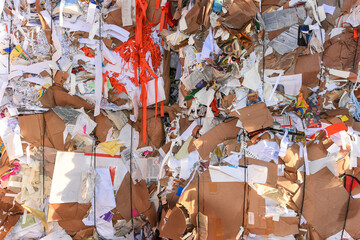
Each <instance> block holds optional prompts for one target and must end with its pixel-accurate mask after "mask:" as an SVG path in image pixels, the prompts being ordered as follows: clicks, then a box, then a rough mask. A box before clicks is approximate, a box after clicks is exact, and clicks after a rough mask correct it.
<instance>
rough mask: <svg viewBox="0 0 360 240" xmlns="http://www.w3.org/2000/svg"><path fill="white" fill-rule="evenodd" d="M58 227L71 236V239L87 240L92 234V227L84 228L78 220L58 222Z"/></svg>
mask: <svg viewBox="0 0 360 240" xmlns="http://www.w3.org/2000/svg"><path fill="white" fill-rule="evenodd" d="M59 225H60V227H62V228H63V229H64V230H65V231H66V233H67V234H69V235H70V236H72V237H73V239H87V238H89V237H91V236H92V235H93V232H94V226H86V225H85V224H84V223H83V221H82V220H80V219H77V220H66V221H59Z"/></svg>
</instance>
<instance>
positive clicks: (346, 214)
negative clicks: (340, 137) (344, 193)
mask: <svg viewBox="0 0 360 240" xmlns="http://www.w3.org/2000/svg"><path fill="white" fill-rule="evenodd" d="M358 46H359V37H358V38H357V41H356V48H355V54H354V60H353V70H354V69H355V63H356V57H357V56H356V55H357V50H358ZM354 85H355V84H354ZM351 175H354V168H353V169H352V174H351ZM353 183H354V179H353V178H351V186H350V193H349V197H348V201H347V206H346V212H345V220H344V225H343V228H342V231H341V239H342V238H343V236H344V232H345V227H346V222H347V217H348V214H349V208H350V198H351V189H352V186H353Z"/></svg>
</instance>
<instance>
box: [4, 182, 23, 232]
mask: <svg viewBox="0 0 360 240" xmlns="http://www.w3.org/2000/svg"><path fill="white" fill-rule="evenodd" d="M7 193H10V194H13V192H11V191H8V190H5V189H2V188H1V189H0V209H1V210H2V212H1V215H0V239H4V238H5V237H6V236H7V235H8V233H9V232H10V231H11V229H12V228H13V227H14V226H15V224H16V223H17V221H18V220H19V218H20V216H21V215H22V214H23V208H22V207H21V205H20V204H19V203H18V202H16V201H14V198H13V197H7V196H5V194H7Z"/></svg>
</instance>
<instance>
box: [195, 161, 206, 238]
mask: <svg viewBox="0 0 360 240" xmlns="http://www.w3.org/2000/svg"><path fill="white" fill-rule="evenodd" d="M199 164H200V161H199ZM196 172H197V170H196V169H195V173H196ZM195 173H194V174H195ZM197 176H198V177H197V180H198V181H197V221H196V225H197V226H196V228H197V234H198V238H199V239H201V238H200V231H199V226H200V216H199V212H200V166H199V171H198V172H197ZM203 201H204V198H203ZM203 206H204V202H203Z"/></svg>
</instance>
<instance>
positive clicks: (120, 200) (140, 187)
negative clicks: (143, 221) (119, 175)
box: [113, 173, 155, 221]
mask: <svg viewBox="0 0 360 240" xmlns="http://www.w3.org/2000/svg"><path fill="white" fill-rule="evenodd" d="M130 184H132V187H131V188H132V191H130ZM131 192H132V197H130V193H131ZM149 199H150V195H149V192H148V190H147V187H146V182H145V181H144V180H142V181H140V182H139V183H137V184H134V183H133V181H132V180H131V177H130V173H127V174H126V175H125V177H124V179H123V181H122V183H121V185H120V188H119V190H118V191H117V193H116V198H115V200H116V208H115V209H113V212H114V213H117V214H120V215H121V216H122V217H123V218H124V219H125V220H126V221H129V220H130V219H131V216H132V210H131V209H135V210H136V211H137V212H138V213H139V214H144V213H145V212H147V214H148V215H149V216H153V215H155V213H151V214H153V215H151V214H150V213H149V212H148V211H155V208H152V205H151V203H150V201H149ZM150 208H151V209H152V210H149V209H150Z"/></svg>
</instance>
